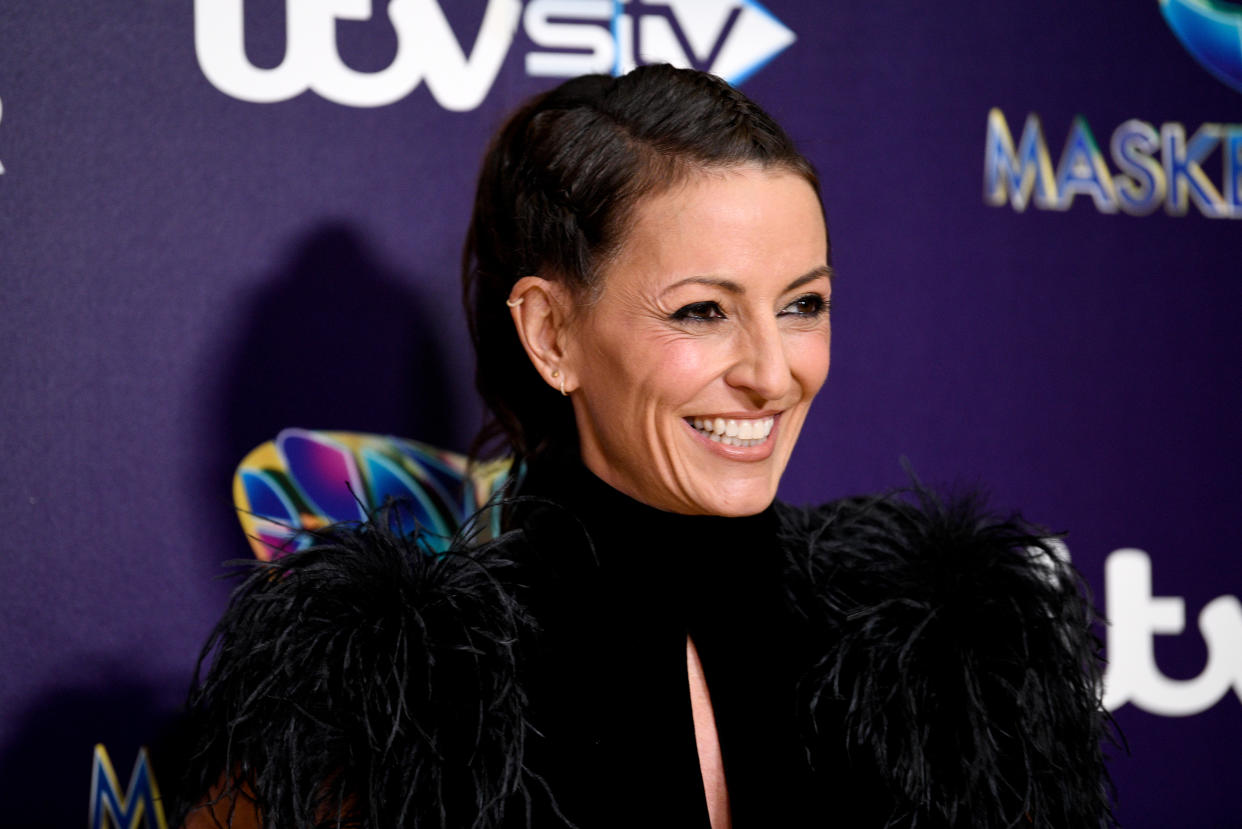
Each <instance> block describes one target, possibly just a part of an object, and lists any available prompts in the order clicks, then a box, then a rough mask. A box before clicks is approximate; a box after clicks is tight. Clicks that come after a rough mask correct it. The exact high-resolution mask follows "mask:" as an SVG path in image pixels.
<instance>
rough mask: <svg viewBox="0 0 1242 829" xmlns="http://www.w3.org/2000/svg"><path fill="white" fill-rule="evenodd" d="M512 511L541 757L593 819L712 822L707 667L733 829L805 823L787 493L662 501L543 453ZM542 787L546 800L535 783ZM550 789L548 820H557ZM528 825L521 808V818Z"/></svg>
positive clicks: (566, 803) (555, 783) (566, 809)
mask: <svg viewBox="0 0 1242 829" xmlns="http://www.w3.org/2000/svg"><path fill="white" fill-rule="evenodd" d="M521 494H522V496H523V498H522V503H521V505H520V506H519V508H518V510H517V512H516V514H515V516H514V521H513V523H514V525H515V526H518V527H520V528H521V529H523V530H524V531H525V535H526V538H527V540H528V542H529V548H528V553H527V554H526V555H527V557H528V558H529V560H528V561H526V562H524V568H523V569H524V571H525V576H524V578H523V579H522V580H523V581H524V582H525V584H526V585H527V587H526V588H525V594H526V595H525V600H526V603H527V604H528V606H529V608H530V610H531V612H532V614H533V616H534V618H535V620H536V623H537V624H538V626H539V633H538V635H537V640H536V642H535V643H534V646H533V647H532V648H531V649H530V650H529V651H528V653H530V654H531V656H530V659H529V661H528V667H527V673H528V675H527V676H526V677H525V678H524V681H525V685H526V687H527V690H528V694H529V698H530V704H531V721H532V723H533V725H534V726H535V728H537V729H538V730H539V732H540V735H541V736H539V737H537V738H535V740H534V741H533V744H531V745H530V746H529V754H528V761H529V766H530V768H531V770H532V771H534V772H535V773H536V774H538V775H540V776H541V777H542V778H543V779H544V781H545V782H546V783H547V785H548V788H549V789H550V791H551V792H552V794H553V795H554V796H555V798H556V801H557V803H558V804H559V806H560V808H561V810H562V812H563V814H564V816H565V817H567V818H568V819H569V820H570V821H572V822H573V823H574V824H576V825H577V826H579V827H582V829H589V828H590V827H611V826H626V827H633V826H677V827H685V829H708V827H709V822H708V816H707V805H706V799H705V795H704V790H703V782H702V777H701V774H700V769H699V758H698V752H697V747H696V743H695V736H694V725H693V719H692V711H691V705H690V692H689V684H688V680H687V670H686V638H687V636H689V637H691V638H692V639H693V641H694V643H695V646H696V648H697V649H698V652H699V655H700V658H701V660H702V664H703V671H704V675H705V677H706V680H707V686H708V690H709V692H710V694H711V700H712V706H713V709H714V713H715V718H716V727H717V734H718V738H719V742H720V748H721V754H722V758H723V764H724V770H725V779H726V785H727V788H728V791H729V799H730V806H731V811H732V817H733V826H734V827H735V829H747V827H756V826H763V827H769V826H799V825H806V822H805V821H804V819H803V816H804V815H805V811H804V803H803V802H804V798H805V797H806V794H807V791H808V787H809V783H808V773H807V770H806V761H805V753H804V752H803V749H802V747H801V744H800V740H799V736H798V735H799V729H798V721H797V716H796V708H795V698H794V685H795V680H796V676H795V670H796V669H795V668H794V660H793V659H792V658H791V652H792V650H793V627H792V625H791V623H790V622H789V621H788V619H789V614H788V612H787V611H786V608H785V599H784V590H783V588H782V578H781V573H782V555H781V551H780V549H779V547H778V546H777V541H776V537H777V524H776V516H775V515H774V512H773V510H772V508H769V509H768V510H766V511H764V512H762V513H760V514H758V515H754V516H748V517H744V518H721V517H714V516H687V515H678V514H674V513H669V512H664V511H661V510H658V509H655V508H653V507H649V506H647V505H645V504H642V503H640V502H638V501H635V500H634V499H632V498H629V497H628V496H626V495H623V494H621V493H620V492H618V491H616V490H615V489H613V488H611V487H610V486H608V485H607V484H605V483H604V482H603V481H601V480H600V479H599V478H597V477H596V476H594V475H593V474H591V473H590V472H589V471H587V470H586V469H585V468H584V467H583V466H582V465H581V464H580V463H578V462H576V461H575V462H572V463H565V462H560V463H555V464H553V463H546V462H545V463H544V464H542V465H533V466H532V468H531V469H530V471H529V473H528V475H527V478H526V480H525V482H524V483H523V485H522V489H521ZM537 800H539V798H537ZM544 808H545V804H543V803H540V802H537V803H536V804H535V812H534V815H533V825H535V826H540V827H542V826H545V825H552V823H550V822H549V818H547V817H546V816H545V814H544ZM514 817H516V818H518V820H517V821H516V823H523V822H524V816H518V815H515V816H514Z"/></svg>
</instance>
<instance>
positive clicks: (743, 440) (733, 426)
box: [686, 417, 776, 447]
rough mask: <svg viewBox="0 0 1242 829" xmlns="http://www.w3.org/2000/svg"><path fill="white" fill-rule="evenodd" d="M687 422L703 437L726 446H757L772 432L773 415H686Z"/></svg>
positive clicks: (774, 420)
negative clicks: (748, 416)
mask: <svg viewBox="0 0 1242 829" xmlns="http://www.w3.org/2000/svg"><path fill="white" fill-rule="evenodd" d="M686 422H687V423H689V424H690V425H691V426H692V427H693V428H694V429H695V430H696V431H698V432H699V433H700V434H702V435H703V436H704V437H707V438H710V439H711V440H713V441H715V442H717V443H723V444H725V445H726V446H741V447H746V446H759V445H760V444H762V443H763V442H764V441H766V440H767V439H768V435H770V434H772V427H773V425H775V423H776V418H775V417H759V418H723V417H688V418H686Z"/></svg>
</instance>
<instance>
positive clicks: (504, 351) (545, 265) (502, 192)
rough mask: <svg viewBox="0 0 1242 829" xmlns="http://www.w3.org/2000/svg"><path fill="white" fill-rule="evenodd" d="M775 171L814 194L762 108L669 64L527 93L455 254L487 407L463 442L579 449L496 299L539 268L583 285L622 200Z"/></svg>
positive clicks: (626, 217) (619, 232) (609, 249)
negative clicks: (716, 176)
mask: <svg viewBox="0 0 1242 829" xmlns="http://www.w3.org/2000/svg"><path fill="white" fill-rule="evenodd" d="M743 164H758V165H761V166H763V167H775V168H784V169H786V170H788V171H790V172H792V173H794V174H796V175H799V176H801V177H802V178H804V179H805V180H806V181H807V182H808V183H809V184H810V185H811V187H812V188H813V189H814V190H815V193H816V195H817V196H818V195H819V179H818V177H817V176H816V174H815V170H814V168H813V167H812V166H811V164H810V162H809V161H807V160H806V158H804V157H803V156H802V155H801V154H800V153H799V152H798V151H797V150H796V149H795V148H794V145H793V141H792V140H791V139H790V138H789V136H788V135H786V134H785V131H784V130H783V129H781V127H780V126H779V125H778V124H777V123H776V122H775V121H774V120H772V118H771V116H769V115H768V114H767V113H765V112H764V111H763V110H762V109H760V108H759V106H758V105H756V104H755V103H754V102H753V101H751V100H750V99H749V98H747V97H746V96H745V95H743V94H742V93H741V92H739V91H738V90H736V89H734V88H733V87H731V86H729V85H728V84H727V83H725V82H724V81H723V80H721V79H720V78H718V77H716V76H714V75H709V74H707V73H705V72H698V71H695V70H691V69H676V68H673V67H671V66H667V65H656V66H643V67H639V68H638V69H635V70H634V71H632V72H630V73H628V74H626V75H623V76H621V77H616V78H614V77H610V76H608V75H585V76H582V77H579V78H575V79H573V80H570V81H566V82H565V83H563V84H561V85H560V86H558V87H556V88H555V89H553V90H551V91H549V92H546V93H543V94H541V95H538V96H536V97H535V98H532V99H531V100H530V101H528V102H527V103H526V104H525V105H523V106H522V107H521V108H520V109H518V110H517V111H516V112H515V113H514V114H513V115H512V116H510V118H509V120H508V121H507V122H506V123H505V125H504V126H503V127H502V128H501V130H500V132H499V133H497V135H496V137H495V138H494V139H493V141H492V144H491V146H490V147H489V149H488V151H487V155H486V156H485V158H484V161H483V169H482V171H481V173H480V174H479V185H478V190H477V193H476V195H475V203H474V214H473V216H472V218H471V222H470V228H469V231H468V233H467V236H466V244H465V250H464V252H463V256H462V291H463V300H464V303H465V308H466V317H467V320H468V322H469V326H470V336H471V338H472V340H473V341H474V346H475V351H476V355H477V360H478V362H477V369H476V375H475V382H476V384H477V386H478V389H479V392H480V393H481V394H482V396H483V401H484V403H485V404H486V405H487V407H488V410H489V412H490V416H489V418H488V420H487V421H486V422H485V424H484V426H483V429H482V431H481V432H480V433H479V435H478V437H477V438H476V440H475V443H474V446H473V447H472V452H471V454H472V455H475V456H477V455H478V454H479V453H480V452H481V451H483V450H484V449H485V448H488V447H489V446H490V445H491V444H493V443H495V442H496V441H497V440H498V439H500V440H502V441H503V442H504V443H507V444H508V447H509V448H510V449H511V450H512V451H513V452H514V453H515V454H516V455H517V457H519V458H522V457H527V458H529V457H532V456H534V455H537V454H539V453H541V452H543V451H545V450H546V449H549V448H552V447H557V448H562V447H563V448H569V447H570V446H573V447H575V448H576V445H577V430H576V428H575V426H574V420H573V410H572V407H571V405H570V403H569V401H568V400H567V399H565V398H563V397H562V396H561V395H559V394H558V393H557V392H556V391H555V390H553V389H551V388H549V387H548V385H547V384H546V383H545V382H544V381H543V379H542V378H541V377H540V376H539V374H538V372H536V370H535V368H534V366H533V365H532V364H531V362H530V360H529V358H528V357H527V356H526V352H525V350H524V349H523V347H522V344H521V341H520V340H519V339H518V336H517V331H516V330H515V328H514V325H513V321H512V319H511V317H510V314H509V309H508V307H507V306H506V305H505V300H506V299H507V298H508V297H509V293H510V291H511V290H512V288H513V285H514V283H516V282H517V280H518V279H520V278H522V277H523V276H528V275H532V274H538V275H540V276H542V277H544V278H546V279H554V280H558V281H560V282H562V283H564V284H565V285H566V286H567V287H568V288H569V289H570V290H571V292H573V293H575V294H578V295H582V294H584V293H587V292H589V291H591V290H594V289H596V288H598V287H599V284H600V278H601V271H602V270H603V265H605V264H606V262H607V260H608V259H609V257H610V256H612V255H613V254H614V253H615V252H616V251H617V250H618V249H619V248H620V246H621V245H622V244H623V243H624V241H625V237H626V235H627V231H628V229H629V225H630V223H631V220H632V218H633V214H634V208H635V206H636V204H637V203H638V201H639V200H640V199H642V198H644V197H646V196H650V195H655V194H658V193H660V192H662V191H663V190H665V189H667V188H669V187H671V186H673V185H675V184H677V183H679V182H680V181H682V180H684V179H685V178H686V177H687V176H689V175H691V174H693V173H694V172H695V171H696V170H707V169H720V168H728V167H733V166H740V165H743Z"/></svg>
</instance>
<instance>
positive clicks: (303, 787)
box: [190, 66, 1108, 829]
mask: <svg viewBox="0 0 1242 829" xmlns="http://www.w3.org/2000/svg"><path fill="white" fill-rule="evenodd" d="M829 260H830V256H829V244H828V238H827V232H826V229H825V224H824V215H823V210H822V207H821V204H820V200H819V184H818V181H817V179H816V176H815V173H814V171H813V170H812V168H811V165H810V164H809V163H808V162H807V161H806V160H805V159H804V158H803V157H802V156H801V155H799V154H798V153H797V151H796V150H795V149H794V147H793V145H792V143H791V142H790V140H789V138H788V137H787V136H786V135H785V134H784V132H783V131H782V130H781V129H780V127H779V126H777V125H776V124H775V123H774V122H773V121H772V120H771V119H770V118H769V117H768V116H767V115H766V114H765V113H763V112H762V111H761V110H760V109H759V108H758V107H756V106H755V105H754V104H753V103H752V102H751V101H749V100H748V99H747V98H746V97H745V96H743V95H742V94H741V93H739V92H737V91H736V90H734V89H732V88H730V87H729V86H727V85H726V84H724V83H723V82H721V81H720V80H718V79H716V78H713V77H711V76H708V75H705V74H703V73H698V72H693V71H688V70H675V69H672V68H670V67H661V66H657V67H643V68H641V69H638V70H635V71H634V72H632V73H630V74H628V75H626V76H624V77H621V78H615V79H614V78H610V77H604V76H590V77H584V78H579V79H576V80H573V81H569V82H567V83H565V84H563V85H562V86H560V87H558V88H557V89H555V90H553V91H551V92H549V93H547V94H545V95H542V96H540V97H538V98H536V99H534V100H533V101H531V102H530V103H528V104H527V105H526V106H525V107H524V108H523V109H521V110H520V111H518V112H517V113H516V114H515V115H514V116H513V117H512V118H511V119H510V120H509V122H508V123H507V124H506V125H505V127H504V128H503V129H502V131H501V133H500V134H499V135H498V136H497V139H496V141H495V142H494V144H493V146H492V147H491V149H490V150H489V152H488V155H487V158H486V160H485V163H484V168H483V173H482V175H481V177H480V183H479V190H478V196H477V199H476V206H475V214H474V218H473V221H472V225H471V230H470V234H469V238H468V240H467V245H466V255H465V265H464V272H465V293H466V299H467V310H468V313H469V316H470V321H471V331H472V334H473V336H474V340H475V343H476V347H477V349H478V360H479V362H478V382H479V388H480V390H481V392H482V393H483V396H484V399H485V401H486V402H487V404H488V407H489V409H490V411H491V412H492V414H493V417H494V419H493V421H492V423H491V424H490V426H489V427H488V428H487V429H485V431H484V434H483V435H482V436H481V438H480V441H481V442H482V443H486V442H487V441H488V440H490V439H496V438H499V439H500V440H501V441H502V443H503V445H504V446H505V447H506V448H507V449H509V450H510V451H511V452H513V454H515V455H516V457H517V458H518V459H520V460H522V461H524V462H525V464H526V470H527V471H526V475H525V479H524V481H523V483H522V485H521V488H520V491H519V492H518V493H517V495H516V496H513V497H510V498H509V499H508V500H507V501H506V502H505V503H504V504H503V505H502V508H503V509H505V510H506V519H505V520H506V524H507V526H508V527H509V529H510V532H508V533H506V534H505V535H503V536H502V537H500V538H499V539H496V540H494V541H491V542H488V543H486V544H474V545H472V544H471V543H470V542H469V541H468V540H463V541H461V542H460V543H459V544H458V545H457V546H455V548H454V550H453V551H452V552H451V553H450V554H449V555H447V556H443V557H438V558H437V557H433V556H428V555H425V554H424V553H423V552H421V551H420V549H419V542H418V539H417V538H416V537H414V538H411V537H409V536H404V537H402V536H399V535H397V534H396V533H394V532H392V531H391V528H392V527H394V526H400V525H401V523H402V522H401V520H400V517H399V516H393V515H392V514H391V513H390V512H385V513H383V514H381V515H378V516H375V517H374V518H373V519H372V521H371V522H370V523H369V524H367V525H364V526H362V527H342V528H334V529H331V530H328V531H325V532H324V533H322V535H321V537H320V539H319V541H320V543H319V544H318V545H317V547H315V548H314V549H312V550H308V551H306V552H303V553H298V554H295V555H292V556H288V557H286V558H284V559H281V560H279V561H278V562H277V563H275V564H273V565H268V566H266V567H264V569H263V570H261V571H259V572H258V573H256V574H255V575H254V576H252V577H251V578H250V579H249V580H248V581H247V583H246V584H245V585H244V586H243V587H242V588H241V589H240V590H239V592H238V594H237V595H236V596H235V598H234V601H233V604H232V606H231V608H230V610H229V613H228V615H227V616H226V618H225V619H224V621H222V623H221V626H220V628H219V629H218V630H217V632H216V634H215V636H214V637H213V644H212V647H214V653H215V658H214V661H213V663H212V667H211V670H210V672H209V674H208V676H207V679H206V680H205V682H204V683H203V685H202V686H201V687H200V688H199V689H197V690H196V692H195V695H194V698H193V699H192V701H191V702H192V704H191V709H192V711H193V712H194V714H195V716H196V717H197V718H198V724H197V729H198V733H200V734H201V735H203V736H202V740H201V744H200V750H199V752H198V755H197V761H196V763H195V768H194V769H193V773H192V775H191V780H192V781H193V782H192V785H191V791H190V795H191V798H192V800H191V802H201V798H202V797H203V793H204V792H206V791H208V790H209V789H210V790H211V792H212V794H211V797H210V798H209V801H210V803H211V804H212V808H210V809H209V808H206V806H204V807H202V808H199V809H198V810H197V811H196V812H195V813H194V814H193V815H192V816H191V824H190V825H197V824H195V823H194V821H196V820H197V821H203V823H202V825H210V823H209V822H207V821H209V820H210V818H211V817H212V816H214V817H215V818H216V819H217V820H225V819H228V818H229V817H230V816H231V815H232V814H233V813H236V814H240V815H244V819H248V820H254V819H255V818H256V817H258V816H261V817H262V819H263V820H264V821H266V823H267V825H272V826H282V827H285V826H309V825H315V824H316V822H318V823H320V824H322V825H338V821H339V822H340V823H341V824H342V825H358V826H374V827H392V826H403V825H404V826H425V825H437V826H526V825H531V826H538V827H543V826H555V825H571V826H579V827H584V829H585V827H597V826H634V825H656V826H678V827H702V829H709V827H710V829H722V827H730V826H733V827H739V829H741V828H742V827H748V826H848V827H860V826H886V825H893V826H918V827H924V826H979V827H993V826H1006V825H1026V824H1028V823H1031V824H1034V825H1040V826H1056V827H1066V826H1098V825H1100V824H1101V823H1103V822H1105V821H1106V820H1107V819H1108V808H1107V798H1106V797H1105V791H1104V781H1105V776H1104V771H1103V763H1102V759H1101V754H1100V745H1099V742H1100V738H1101V736H1102V735H1103V731H1104V725H1105V723H1106V717H1105V715H1104V714H1103V712H1102V710H1101V709H1100V704H1099V678H1098V673H1097V663H1096V656H1095V647H1096V643H1095V641H1094V639H1093V638H1092V636H1091V634H1090V623H1091V616H1090V613H1089V611H1088V609H1087V607H1086V605H1085V603H1084V602H1083V600H1082V598H1081V595H1080V593H1079V585H1078V582H1077V580H1076V578H1075V577H1074V576H1073V574H1072V572H1070V571H1069V569H1068V567H1067V566H1066V565H1064V564H1063V563H1061V562H1060V561H1059V560H1058V559H1057V558H1056V556H1055V555H1053V554H1052V551H1051V550H1050V549H1049V547H1048V544H1047V542H1046V539H1044V538H1042V537H1041V535H1040V533H1039V532H1038V531H1037V530H1035V529H1034V528H1031V527H1029V526H1027V525H1025V524H1023V523H1022V522H1021V521H1019V520H1009V521H1002V520H999V519H992V518H988V517H987V516H984V515H982V514H980V513H979V512H978V511H977V510H976V509H975V507H974V505H973V504H971V503H953V504H945V503H943V502H941V501H939V500H937V499H935V498H933V497H932V496H930V495H927V494H921V495H919V496H918V503H917V504H916V503H912V502H910V501H908V500H901V499H895V498H872V499H853V500H849V501H844V502H836V503H832V504H828V505H825V506H823V507H821V508H818V509H816V510H810V511H802V510H795V509H792V508H789V507H785V506H783V505H780V504H777V503H774V498H775V494H776V488H777V484H778V483H779V481H780V476H781V473H782V472H783V471H784V468H785V465H786V462H787V461H788V459H789V456H790V453H791V452H792V451H793V447H794V444H795V443H796V441H797V436H798V432H799V430H800V428H801V426H802V423H803V421H804V419H805V417H806V414H807V411H808V409H809V407H810V405H811V401H812V399H813V398H814V396H815V394H816V392H817V391H818V390H819V388H820V386H821V385H822V384H823V382H824V379H825V377H826V375H827V371H828V363H829V343H830V336H829V332H830V325H829V317H828V308H829V304H830V296H831V290H832V271H831V267H830V261H829ZM390 510H397V511H399V510H400V507H399V506H394V507H391V508H390ZM269 569H270V570H275V571H277V573H276V575H278V576H279V577H278V578H274V577H273V575H274V574H273V573H270V572H267V571H268V570H269ZM226 770H227V773H225V771H226ZM235 825H241V821H240V820H238V821H237V822H236V823H235Z"/></svg>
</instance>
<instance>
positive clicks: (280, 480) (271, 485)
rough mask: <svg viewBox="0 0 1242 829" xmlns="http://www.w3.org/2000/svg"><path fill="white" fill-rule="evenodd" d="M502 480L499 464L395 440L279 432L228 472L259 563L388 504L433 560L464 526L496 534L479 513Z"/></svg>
mask: <svg viewBox="0 0 1242 829" xmlns="http://www.w3.org/2000/svg"><path fill="white" fill-rule="evenodd" d="M511 473H512V464H511V462H510V461H509V460H507V459H505V460H499V461H491V462H488V463H484V464H475V465H474V466H471V465H469V464H468V463H467V460H466V456H464V455H460V454H458V453H456V452H449V451H446V450H443V449H437V448H435V447H433V446H428V445H427V444H425V443H418V442H416V441H412V440H405V439H403V438H397V437H387V436H381V435H370V434H364V433H361V432H321V431H313V430H307V429H285V430H284V431H282V432H281V433H280V434H279V435H277V436H276V439H275V440H271V441H268V442H267V443H264V444H262V445H261V446H259V447H257V448H255V449H254V450H253V451H251V452H250V453H249V454H248V455H246V457H245V458H244V459H243V460H242V462H241V463H240V464H239V465H238V467H237V472H236V473H234V475H233V503H234V505H235V506H236V508H237V515H238V517H239V518H240V519H241V524H242V529H243V530H244V531H245V533H246V537H247V538H249V539H250V547H251V549H252V550H254V554H255V556H256V557H257V558H260V559H263V560H264V561H270V560H271V559H272V558H274V557H277V556H279V555H281V554H282V553H286V552H290V551H293V550H299V549H303V548H305V547H307V546H309V545H310V544H312V543H313V542H314V536H313V533H312V532H311V531H313V530H316V529H319V528H321V527H324V526H326V525H328V524H335V523H340V522H351V521H361V520H363V519H365V518H366V517H367V516H368V515H370V514H371V513H373V512H374V511H375V510H377V509H379V508H380V507H382V506H384V505H385V504H386V503H389V502H390V501H391V500H393V499H395V500H396V501H398V502H399V503H400V508H399V509H397V510H395V511H393V513H392V515H393V516H395V518H393V519H392V520H396V521H399V522H400V524H401V529H402V530H403V531H405V532H411V531H413V530H415V529H417V530H418V532H419V542H420V543H421V544H423V545H424V546H426V547H427V549H428V551H429V552H440V551H443V550H445V549H447V548H448V545H449V541H450V539H451V538H452V537H453V535H454V534H455V533H456V532H457V531H458V529H460V528H461V527H462V525H463V524H464V523H465V522H467V521H470V520H473V521H474V522H475V523H474V525H473V526H471V528H470V531H471V532H472V533H474V534H475V535H476V537H478V538H479V539H480V540H485V539H487V538H490V537H494V536H496V535H498V534H499V533H500V512H501V511H500V510H499V509H488V510H484V511H483V512H480V510H481V509H482V507H484V506H485V505H486V504H488V503H489V501H491V500H492V499H493V497H494V496H496V495H497V494H498V493H499V492H500V491H501V489H502V488H503V487H504V486H505V484H506V483H507V482H509V480H510V479H511V478H512V477H513V476H512V474H511Z"/></svg>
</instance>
